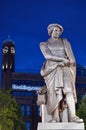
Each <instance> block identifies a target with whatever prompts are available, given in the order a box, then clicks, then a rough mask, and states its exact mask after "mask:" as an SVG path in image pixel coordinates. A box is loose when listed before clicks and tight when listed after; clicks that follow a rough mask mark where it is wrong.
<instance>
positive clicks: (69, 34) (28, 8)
mask: <svg viewBox="0 0 86 130" xmlns="http://www.w3.org/2000/svg"><path fill="white" fill-rule="evenodd" d="M50 23H59V24H61V25H62V26H63V27H64V32H63V34H62V37H66V38H67V39H68V40H69V41H70V43H71V46H72V49H73V52H74V55H75V58H76V62H77V64H81V65H83V66H86V0H2V1H1V0H0V51H1V48H2V45H3V41H4V40H6V39H7V38H8V36H9V35H10V37H11V39H12V40H13V41H14V42H15V48H16V55H15V71H16V72H27V73H39V72H40V69H41V66H42V64H43V61H44V57H43V55H42V53H41V51H40V49H39V43H40V42H41V41H46V40H47V39H48V38H49V36H48V34H47V26H48V24H50ZM0 66H1V53H0Z"/></svg>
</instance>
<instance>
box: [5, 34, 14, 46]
mask: <svg viewBox="0 0 86 130" xmlns="http://www.w3.org/2000/svg"><path fill="white" fill-rule="evenodd" d="M8 41H10V42H12V43H14V44H15V42H14V41H13V40H12V39H11V36H10V34H8V37H7V39H6V40H4V41H3V43H5V42H8Z"/></svg>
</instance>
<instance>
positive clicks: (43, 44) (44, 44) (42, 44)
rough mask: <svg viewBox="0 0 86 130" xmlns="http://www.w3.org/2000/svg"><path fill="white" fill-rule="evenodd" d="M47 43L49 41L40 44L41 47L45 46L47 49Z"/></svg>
mask: <svg viewBox="0 0 86 130" xmlns="http://www.w3.org/2000/svg"><path fill="white" fill-rule="evenodd" d="M47 42H48V41H45V42H40V47H43V46H44V47H47Z"/></svg>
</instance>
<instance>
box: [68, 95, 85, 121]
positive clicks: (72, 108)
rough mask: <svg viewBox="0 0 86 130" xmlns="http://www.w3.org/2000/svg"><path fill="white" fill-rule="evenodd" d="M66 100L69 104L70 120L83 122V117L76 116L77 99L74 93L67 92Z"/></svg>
mask: <svg viewBox="0 0 86 130" xmlns="http://www.w3.org/2000/svg"><path fill="white" fill-rule="evenodd" d="M66 101H67V105H68V112H69V121H70V122H77V123H82V122H83V119H80V118H79V117H78V116H76V110H75V101H74V98H73V94H72V93H67V94H66Z"/></svg>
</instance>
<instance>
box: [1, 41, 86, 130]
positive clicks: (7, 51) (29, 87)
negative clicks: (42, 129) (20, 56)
mask: <svg viewBox="0 0 86 130" xmlns="http://www.w3.org/2000/svg"><path fill="white" fill-rule="evenodd" d="M14 63H15V46H14V42H13V41H10V40H9V41H5V42H4V43H3V47H2V89H9V88H12V95H13V97H15V98H16V100H17V102H18V104H19V106H20V107H21V110H22V119H23V121H24V122H26V127H27V130H36V129H37V123H38V122H39V121H41V118H40V107H39V106H37V104H36V101H37V91H38V90H39V89H40V87H41V86H43V85H45V83H44V81H43V78H42V77H41V75H40V74H26V73H17V72H15V69H14ZM77 68H78V69H77V78H76V89H77V94H78V95H80V96H82V95H83V94H86V69H85V68H83V67H80V66H79V67H77ZM82 70H83V71H82Z"/></svg>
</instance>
